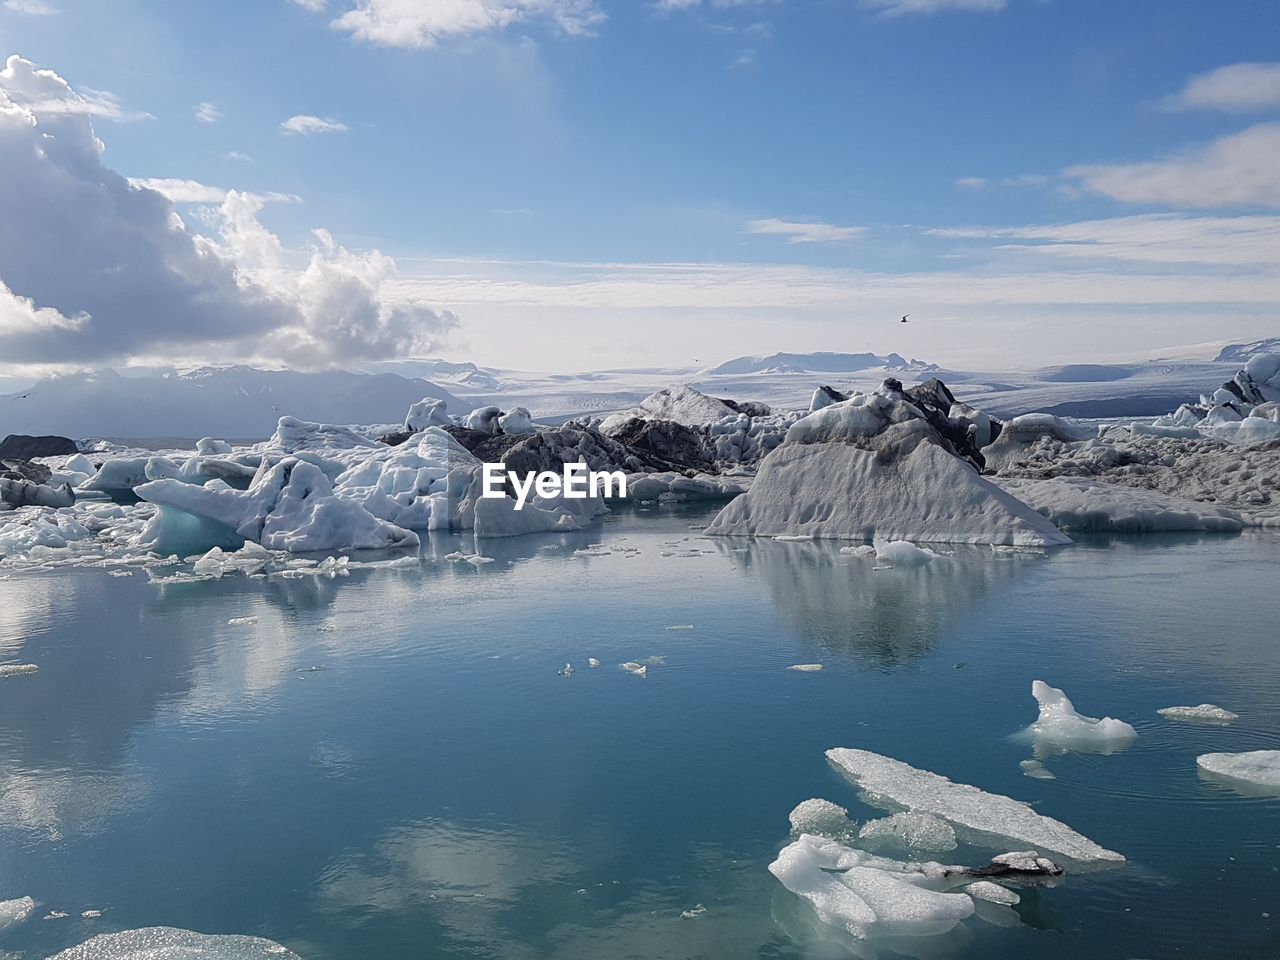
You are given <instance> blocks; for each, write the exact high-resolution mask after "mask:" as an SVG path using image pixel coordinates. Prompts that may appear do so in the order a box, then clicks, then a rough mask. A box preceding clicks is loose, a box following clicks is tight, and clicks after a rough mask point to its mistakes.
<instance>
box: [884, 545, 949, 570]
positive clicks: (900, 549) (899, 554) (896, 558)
mask: <svg viewBox="0 0 1280 960" xmlns="http://www.w3.org/2000/svg"><path fill="white" fill-rule="evenodd" d="M874 549H875V552H876V559H877V560H879V561H880V562H881V563H891V564H893V565H894V566H901V567H918V566H923V565H924V564H926V563H929V562H930V561H932V560H938V559H941V557H942V554H940V553H934V552H933V551H932V550H930V549H928V548H927V547H917V546H916V545H915V544H914V543H911V542H910V541H908V540H877V541H876V542H875V548H874Z"/></svg>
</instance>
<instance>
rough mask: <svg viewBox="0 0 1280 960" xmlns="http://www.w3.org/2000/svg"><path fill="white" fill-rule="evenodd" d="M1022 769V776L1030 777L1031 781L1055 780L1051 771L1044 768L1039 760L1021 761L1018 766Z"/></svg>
mask: <svg viewBox="0 0 1280 960" xmlns="http://www.w3.org/2000/svg"><path fill="white" fill-rule="evenodd" d="M1018 766H1019V767H1021V768H1022V775H1023V776H1024V777H1030V778H1031V779H1032V780H1057V779H1058V778H1057V777H1056V776H1054V774H1053V771H1052V770H1050V769H1049V768H1048V767H1046V766H1045V765H1044V764H1043V763H1041V762H1040V761H1039V760H1023V761H1021V762H1020V763H1019V764H1018Z"/></svg>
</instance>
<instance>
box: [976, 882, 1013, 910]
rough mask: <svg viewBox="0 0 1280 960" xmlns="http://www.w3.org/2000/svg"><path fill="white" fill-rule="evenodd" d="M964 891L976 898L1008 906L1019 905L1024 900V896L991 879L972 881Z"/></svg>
mask: <svg viewBox="0 0 1280 960" xmlns="http://www.w3.org/2000/svg"><path fill="white" fill-rule="evenodd" d="M964 892H965V893H967V894H969V896H971V897H973V898H974V899H975V900H986V901H987V902H988V903H1001V904H1004V905H1005V906H1006V907H1013V906H1017V905H1018V904H1019V903H1020V902H1021V901H1022V898H1021V897H1019V896H1018V895H1017V894H1016V893H1014V892H1013V891H1012V890H1010V889H1009V888H1008V887H1002V886H1000V884H998V883H992V882H991V881H990V880H979V881H978V882H976V883H971V884H969V885H968V886H967V887H965V888H964Z"/></svg>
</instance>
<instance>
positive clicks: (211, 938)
mask: <svg viewBox="0 0 1280 960" xmlns="http://www.w3.org/2000/svg"><path fill="white" fill-rule="evenodd" d="M196 957H198V958H200V960H262V958H264V957H268V958H272V960H301V958H300V957H299V956H298V955H297V954H296V953H294V952H293V951H292V950H287V949H285V948H284V947H282V946H281V945H280V944H278V943H274V942H272V941H271V940H264V939H262V938H261V937H246V936H239V935H215V934H205V933H192V932H191V931H190V930H178V929H176V928H174V927H143V928H141V929H138V930H124V931H122V932H120V933H100V934H98V936H96V937H94V938H93V939H91V940H86V941H85V942H84V943H82V944H80V945H79V946H78V947H72V948H71V949H70V950H63V951H62V952H61V953H59V954H56V955H55V956H54V957H52V958H51V960H188V958H196Z"/></svg>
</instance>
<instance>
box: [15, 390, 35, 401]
mask: <svg viewBox="0 0 1280 960" xmlns="http://www.w3.org/2000/svg"><path fill="white" fill-rule="evenodd" d="M33 393H35V391H34V390H28V391H27V392H26V393H20V394H18V395H17V396H16V397H14V398H13V399H14V400H25V399H27V397H29V396H31V395H32V394H33Z"/></svg>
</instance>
